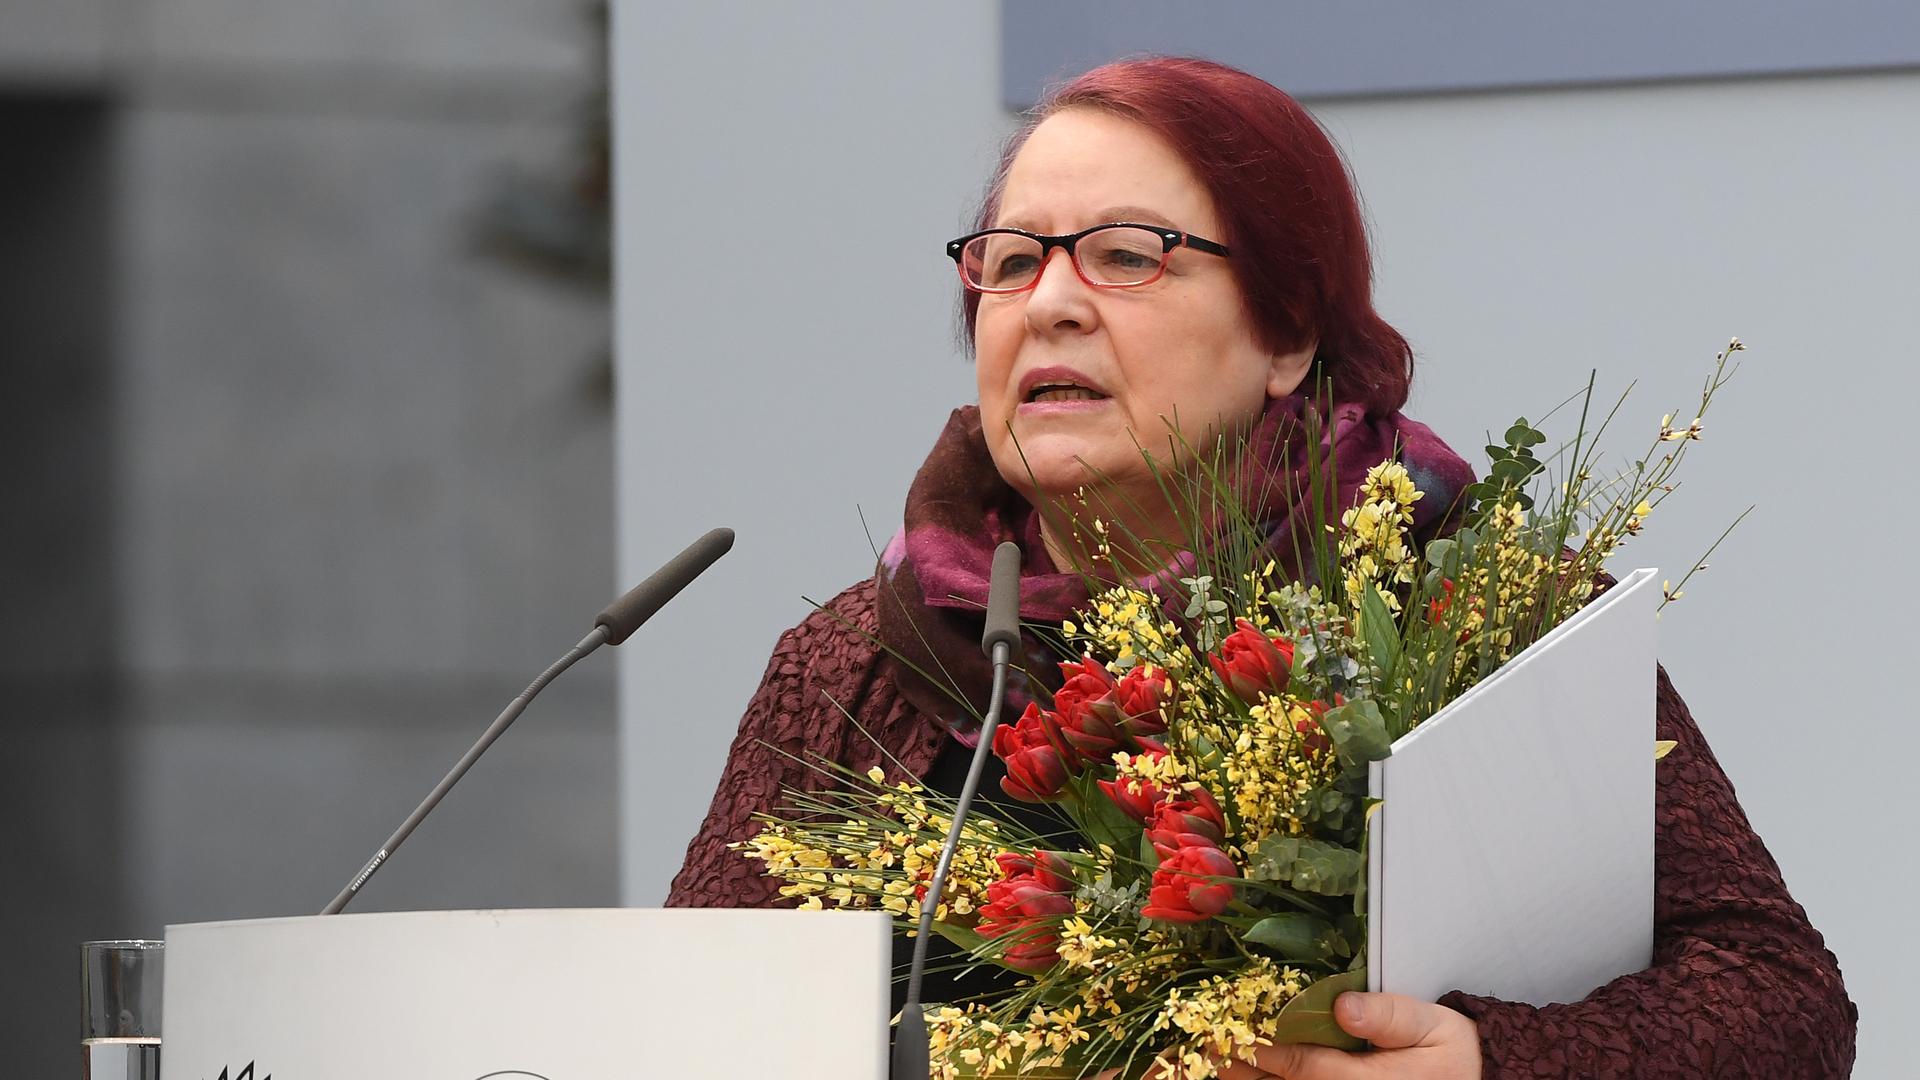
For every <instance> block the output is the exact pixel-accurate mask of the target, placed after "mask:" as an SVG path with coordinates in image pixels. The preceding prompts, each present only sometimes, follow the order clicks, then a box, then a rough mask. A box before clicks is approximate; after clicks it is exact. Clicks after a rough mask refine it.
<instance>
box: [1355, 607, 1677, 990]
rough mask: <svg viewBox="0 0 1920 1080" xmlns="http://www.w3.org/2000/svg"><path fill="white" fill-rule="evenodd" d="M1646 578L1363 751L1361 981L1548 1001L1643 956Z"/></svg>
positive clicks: (1651, 610)
mask: <svg viewBox="0 0 1920 1080" xmlns="http://www.w3.org/2000/svg"><path fill="white" fill-rule="evenodd" d="M1655 576H1656V573H1655V571H1653V570H1636V571H1634V572H1633V573H1631V574H1629V575H1627V576H1626V577H1625V578H1623V579H1622V580H1621V581H1620V582H1619V583H1618V584H1616V585H1615V586H1614V587H1613V588H1612V589H1610V590H1609V591H1608V592H1606V593H1605V594H1604V595H1602V596H1601V597H1600V598H1599V599H1597V600H1595V601H1594V602H1593V603H1591V604H1589V605H1587V607H1586V608H1584V609H1583V610H1581V611H1580V612H1578V613H1577V614H1575V615H1574V616H1572V617H1570V618H1569V619H1568V620H1567V621H1566V622H1564V623H1562V624H1561V625H1559V626H1557V627H1555V628H1554V629H1553V631H1552V632H1550V633H1548V634H1547V635H1546V636H1545V637H1543V638H1541V639H1540V640H1539V641H1538V642H1535V643H1534V644H1533V645H1532V646H1531V647H1529V648H1528V649H1526V650H1525V651H1523V652H1522V653H1521V654H1520V655H1519V656H1516V657H1515V658H1514V659H1513V660H1512V661H1511V662H1509V663H1508V664H1507V665H1506V666H1505V667H1504V668H1502V669H1501V670H1500V671H1499V672H1497V673H1495V674H1494V675H1493V676H1491V677H1489V678H1488V679H1487V680H1486V681H1484V682H1482V683H1480V684H1479V685H1477V686H1475V687H1474V688H1473V689H1471V690H1469V691H1468V692H1467V693H1466V694H1463V695H1462V696H1461V697H1460V698H1459V699H1458V700H1456V701H1454V702H1453V703H1451V704H1449V705H1448V706H1447V707H1446V708H1444V709H1442V710H1441V711H1440V712H1438V713H1436V714H1435V715H1434V716H1433V717H1432V718H1431V719H1429V720H1428V721H1426V722H1425V723H1424V724H1421V725H1420V726H1419V727H1418V728H1415V729H1414V730H1413V731H1411V732H1409V733H1408V734H1407V735H1405V736H1404V737H1402V738H1401V739H1400V740H1399V741H1397V742H1396V743H1394V746H1393V754H1392V756H1391V757H1388V758H1387V759H1385V760H1383V761H1377V762H1375V763H1374V764H1373V767H1372V770H1371V776H1370V778H1369V780H1370V783H1369V788H1370V792H1371V794H1372V795H1373V796H1374V797H1375V798H1378V799H1381V800H1383V802H1382V803H1381V805H1380V807H1379V808H1378V809H1377V810H1376V811H1375V812H1374V815H1373V819H1372V822H1371V824H1370V827H1369V832H1368V841H1367V842H1368V865H1367V917H1368V922H1367V932H1368V941H1367V955H1368V959H1369V970H1368V987H1369V989H1372V990H1385V991H1389V992H1392V993H1398V994H1407V995H1409V996H1412V997H1415V998H1418V999H1420V1000H1422V1001H1432V1000H1434V999H1436V998H1438V997H1439V996H1440V995H1442V994H1444V993H1446V992H1448V991H1450V990H1464V991H1467V992H1469V993H1474V994H1484V995H1489V996H1492V997H1497V998H1501V999H1504V1000H1508V1001H1524V1002H1527V1003H1530V1004H1533V1005H1546V1004H1549V1003H1552V1002H1572V1001H1578V1000H1580V999H1581V998H1583V997H1585V996H1586V995H1587V994H1589V993H1591V992H1592V991H1593V990H1595V989H1597V988H1598V987H1600V986H1603V985H1605V984H1606V983H1608V982H1610V981H1612V980H1613V979H1614V978H1616V977H1618V976H1620V975H1625V974H1629V973H1631V972H1635V971H1639V970H1641V969H1643V968H1645V967H1646V966H1647V964H1648V963H1649V962H1650V961H1651V959H1652V955H1653V783H1654V770H1655V769H1656V768H1657V767H1658V765H1657V763H1656V762H1655V761H1654V739H1655V735H1654V708H1655V664H1656V657H1655V647H1654V646H1655V633H1654V631H1655V626H1656V623H1655V611H1656V610H1657V606H1656V605H1657V602H1658V601H1659V599H1660V590H1659V588H1658V587H1657V586H1656V584H1655Z"/></svg>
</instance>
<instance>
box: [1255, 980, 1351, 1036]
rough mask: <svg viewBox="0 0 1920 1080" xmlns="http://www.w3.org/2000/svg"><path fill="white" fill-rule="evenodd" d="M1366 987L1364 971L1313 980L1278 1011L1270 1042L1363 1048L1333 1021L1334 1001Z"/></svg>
mask: <svg viewBox="0 0 1920 1080" xmlns="http://www.w3.org/2000/svg"><path fill="white" fill-rule="evenodd" d="M1366 988H1367V972H1366V969H1364V968H1362V969H1361V970H1358V971H1348V972H1343V973H1341V974H1339V975H1329V976H1327V977H1326V978H1324V979H1319V980H1316V981H1315V982H1314V983H1313V984H1312V985H1310V986H1308V987H1307V988H1306V989H1305V990H1302V991H1301V992H1300V993H1299V994H1298V995H1296V996H1295V997H1294V999H1293V1000H1292V1001H1289V1002H1287V1004H1286V1007H1285V1008H1283V1009H1281V1010H1280V1015H1279V1017H1278V1018H1277V1019H1278V1023H1279V1027H1278V1028H1277V1029H1276V1030H1275V1031H1274V1033H1273V1041H1274V1042H1276V1043H1281V1044H1300V1043H1306V1044H1311V1045H1314V1046H1331V1047H1333V1048H1335V1049H1337V1050H1364V1049H1366V1046H1367V1044H1366V1043H1365V1042H1363V1041H1361V1040H1359V1039H1356V1038H1354V1037H1353V1036H1351V1035H1349V1034H1347V1032H1346V1030H1345V1029H1344V1028H1342V1027H1341V1026H1340V1025H1339V1023H1338V1022H1336V1021H1335V1020H1334V1018H1333V1002H1334V999H1336V998H1338V997H1339V996H1340V995H1341V994H1344V993H1346V992H1347V991H1349V990H1365V989H1366Z"/></svg>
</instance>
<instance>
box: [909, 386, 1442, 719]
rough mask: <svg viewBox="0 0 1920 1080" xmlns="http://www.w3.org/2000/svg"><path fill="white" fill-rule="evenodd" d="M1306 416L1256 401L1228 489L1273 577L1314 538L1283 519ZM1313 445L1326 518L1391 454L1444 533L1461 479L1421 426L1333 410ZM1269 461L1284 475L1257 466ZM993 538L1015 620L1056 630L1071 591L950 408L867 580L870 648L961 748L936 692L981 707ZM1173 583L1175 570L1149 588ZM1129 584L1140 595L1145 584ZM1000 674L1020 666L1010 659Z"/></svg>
mask: <svg viewBox="0 0 1920 1080" xmlns="http://www.w3.org/2000/svg"><path fill="white" fill-rule="evenodd" d="M1307 408H1308V400H1307V398H1306V397H1305V396H1304V395H1300V394H1295V395H1292V396H1290V397H1285V398H1279V399H1276V400H1274V401H1271V402H1269V403H1268V406H1267V410H1266V412H1265V413H1264V414H1263V415H1262V416H1261V418H1260V420H1259V422H1258V423H1257V424H1256V425H1255V427H1254V429H1253V431H1252V433H1251V435H1250V436H1249V441H1248V444H1247V448H1246V450H1245V451H1244V452H1243V453H1242V455H1241V461H1242V463H1243V464H1242V468H1241V470H1240V471H1241V475H1240V476H1239V478H1238V481H1237V482H1238V483H1239V484H1240V485H1241V487H1242V489H1243V491H1244V492H1245V495H1244V500H1245V502H1246V504H1247V505H1249V506H1255V507H1264V508H1267V511H1266V513H1265V514H1264V515H1263V516H1265V517H1267V518H1268V521H1267V524H1266V529H1267V533H1268V537H1269V546H1270V547H1271V549H1272V550H1273V552H1274V555H1275V558H1276V559H1279V560H1280V561H1281V564H1282V565H1283V566H1291V564H1292V562H1293V557H1292V556H1293V552H1294V550H1295V543H1296V540H1298V541H1299V542H1301V543H1303V544H1304V543H1307V542H1312V541H1313V540H1314V539H1315V538H1311V537H1307V536H1305V535H1303V534H1302V532H1301V531H1302V530H1304V529H1305V527H1307V526H1308V525H1310V524H1311V515H1309V514H1294V513H1292V512H1291V511H1292V509H1293V507H1294V506H1295V505H1296V502H1297V499H1296V493H1299V492H1304V490H1305V488H1306V482H1307V480H1306V478H1307V475H1308V473H1307V455H1306V453H1305V451H1306V449H1307V445H1306V444H1307V439H1308V435H1307V432H1308V426H1307V425H1306V424H1305V423H1304V422H1303V421H1304V419H1305V416H1306V409H1307ZM1321 434H1322V438H1321V440H1320V447H1319V450H1320V453H1321V455H1322V460H1325V456H1326V455H1327V454H1328V452H1329V450H1331V456H1332V458H1333V460H1334V462H1335V465H1336V467H1337V470H1338V474H1339V475H1338V478H1337V483H1336V484H1335V490H1334V491H1332V492H1330V493H1329V494H1330V495H1332V497H1333V498H1334V500H1335V502H1336V504H1337V505H1338V506H1340V507H1345V506H1349V505H1351V504H1352V503H1353V501H1354V497H1355V493H1356V492H1357V491H1358V490H1359V487H1360V483H1361V481H1362V479H1363V478H1364V477H1365V475H1366V472H1367V470H1368V469H1369V468H1372V467H1373V466H1374V465H1377V464H1379V463H1380V462H1381V461H1384V460H1386V459H1387V458H1389V457H1392V456H1395V454H1396V452H1397V454H1398V457H1399V460H1400V461H1401V463H1402V464H1404V465H1405V466H1406V467H1407V470H1408V472H1409V473H1411V475H1412V477H1413V482H1414V484H1415V486H1417V487H1418V488H1419V489H1420V490H1421V491H1422V492H1425V495H1426V497H1425V498H1423V499H1421V500H1420V501H1419V502H1418V503H1416V504H1415V505H1414V522H1413V532H1414V536H1415V538H1416V539H1417V540H1419V541H1422V542H1424V541H1425V540H1427V539H1430V538H1432V537H1434V536H1437V535H1441V534H1443V533H1444V532H1446V531H1448V530H1449V529H1450V528H1451V527H1452V525H1453V518H1454V517H1455V516H1456V515H1455V514H1454V513H1453V511H1454V509H1455V508H1456V506H1457V504H1458V503H1459V502H1460V494H1461V492H1462V491H1464V490H1465V489H1466V487H1467V486H1468V485H1469V484H1471V483H1473V480H1474V477H1473V470H1472V468H1471V467H1470V466H1469V465H1468V464H1467V463H1466V461H1465V460H1464V459H1462V458H1461V457H1460V455H1458V454H1456V453H1454V452H1453V450H1452V449H1450V448H1449V447H1448V446H1447V445H1446V444H1445V443H1443V442H1441V441H1440V438H1439V437H1438V436H1436V435H1435V434H1434V433H1433V431H1432V430H1431V429H1429V428H1428V427H1427V426H1426V425H1425V424H1421V423H1418V422H1416V421H1414V420H1410V419H1408V418H1406V417H1405V416H1402V415H1400V414H1399V413H1394V414H1393V415H1391V416H1369V415H1367V414H1366V411H1365V410H1364V408H1362V407H1361V406H1359V405H1337V406H1335V407H1334V408H1333V410H1332V416H1331V419H1330V421H1329V422H1327V423H1325V424H1323V425H1322V427H1321ZM1280 463H1285V465H1284V467H1278V468H1276V467H1270V466H1273V465H1278V464H1280ZM1003 540H1012V541H1014V542H1015V543H1017V544H1019V545H1020V550H1021V552H1022V553H1023V562H1022V567H1021V576H1020V618H1021V620H1022V621H1025V622H1032V623H1059V622H1060V621H1061V620H1063V619H1065V618H1067V617H1069V616H1070V615H1071V614H1072V613H1073V611H1074V610H1075V609H1076V608H1079V607H1081V606H1084V605H1085V604H1086V602H1087V600H1088V593H1087V586H1086V581H1085V579H1084V578H1083V577H1082V576H1081V575H1080V574H1078V573H1075V572H1071V571H1066V572H1063V571H1061V570H1060V569H1058V568H1056V567H1055V566H1054V565H1053V562H1052V560H1051V559H1050V558H1049V557H1048V555H1047V551H1046V547H1045V545H1044V544H1042V542H1041V539H1040V514H1039V513H1037V512H1036V511H1035V509H1034V507H1033V506H1032V505H1031V504H1029V503H1028V502H1027V501H1026V499H1024V498H1023V497H1021V495H1020V494H1019V493H1018V492H1016V491H1014V490H1013V488H1012V487H1010V486H1009V485H1008V484H1007V482H1006V481H1005V480H1003V479H1002V478H1001V476H1000V473H999V470H998V469H997V468H996V467H995V466H994V464H993V459H992V457H991V456H989V454H988V452H987V444H986V440H985V438H984V437H983V436H982V434H981V429H980V410H979V408H978V407H976V406H972V405H968V406H965V407H962V408H959V409H955V410H954V411H953V416H952V417H951V418H950V419H949V420H948V421H947V426H946V429H945V430H944V431H942V432H941V433H940V438H939V441H938V442H936V443H935V444H934V447H933V452H932V453H931V454H929V455H928V456H927V461H926V464H924V465H922V466H921V467H920V472H919V474H918V475H916V476H915V477H914V480H913V486H912V487H911V488H909V489H908V491H907V506H906V515H905V524H904V526H903V528H902V529H901V531H900V532H899V533H898V534H896V535H895V536H894V538H893V540H892V541H891V542H890V543H889V544H888V545H887V549H886V551H885V553H883V554H882V556H881V559H880V568H879V574H878V578H877V581H878V586H879V590H880V595H879V605H878V608H879V622H880V626H879V637H880V640H881V643H882V644H883V645H885V646H886V647H887V648H888V649H889V650H890V651H891V652H892V653H893V654H894V663H895V664H896V665H898V666H899V668H900V669H901V670H900V685H901V687H902V690H903V692H904V693H906V695H907V697H908V699H909V700H910V701H911V702H912V703H913V704H914V706H915V707H917V708H918V709H920V711H921V712H922V713H924V714H926V715H928V716H936V717H939V718H941V719H942V720H943V721H944V722H945V723H946V724H947V725H948V727H949V728H950V729H952V730H953V731H954V732H955V734H956V735H958V736H960V737H961V738H962V740H963V741H967V740H968V739H969V733H970V732H972V731H973V730H974V729H975V728H976V727H977V725H976V723H975V722H974V720H973V716H972V713H971V711H970V710H968V709H966V708H964V707H962V706H961V705H960V704H958V703H957V702H956V701H954V700H953V697H952V692H950V691H948V690H944V689H942V687H943V686H945V687H951V688H953V691H957V692H958V693H960V694H962V695H964V696H965V697H966V698H967V700H969V701H972V702H974V703H975V705H976V707H978V704H979V703H980V702H983V701H984V700H985V699H986V697H987V693H988V686H989V680H990V678H991V671H990V670H989V665H988V663H987V659H986V657H985V656H983V655H982V654H981V651H980V645H979V642H980V633H981V628H982V621H983V619H982V612H983V611H984V609H985V606H986V599H987V579H988V576H989V574H990V571H991V567H992V563H993V549H994V548H995V547H996V546H998V545H999V544H1000V542H1001V541H1003ZM1183 573H1185V571H1184V570H1183V569H1182V568H1181V567H1180V566H1178V565H1175V566H1172V567H1169V568H1168V570H1167V571H1164V572H1162V573H1161V574H1159V575H1156V579H1159V580H1165V579H1167V578H1168V577H1169V575H1172V576H1180V575H1181V574H1183ZM1141 584H1143V585H1146V586H1148V587H1151V582H1142V583H1141ZM1023 640H1024V643H1025V645H1026V653H1027V656H1026V658H1025V664H1026V668H1027V670H1028V671H1030V672H1033V673H1036V674H1037V675H1038V676H1039V678H1040V679H1041V680H1042V682H1043V685H1044V686H1045V687H1046V689H1048V690H1049V691H1050V690H1051V689H1052V688H1054V687H1055V686H1057V685H1058V682H1059V675H1058V667H1057V665H1056V664H1055V661H1056V660H1057V659H1058V657H1057V656H1056V655H1055V654H1054V652H1053V651H1052V650H1051V649H1050V648H1048V647H1047V646H1046V645H1045V644H1043V643H1041V642H1039V641H1036V640H1034V638H1033V635H1031V634H1028V635H1025V637H1024V639H1023ZM1014 666H1015V667H1016V668H1017V667H1019V666H1020V658H1019V657H1015V665H1014ZM916 668H917V669H918V672H916V671H915V670H914V669H916ZM1032 696H1033V691H1032V688H1031V687H1030V686H1029V685H1028V684H1027V680H1026V678H1025V676H1023V675H1021V674H1019V673H1017V672H1016V673H1015V674H1014V675H1013V676H1012V677H1011V678H1010V679H1009V685H1008V688H1007V707H1008V709H1009V713H1008V715H1012V714H1015V713H1017V712H1018V711H1019V710H1021V709H1023V708H1025V707H1026V703H1027V701H1029V700H1031V698H1032Z"/></svg>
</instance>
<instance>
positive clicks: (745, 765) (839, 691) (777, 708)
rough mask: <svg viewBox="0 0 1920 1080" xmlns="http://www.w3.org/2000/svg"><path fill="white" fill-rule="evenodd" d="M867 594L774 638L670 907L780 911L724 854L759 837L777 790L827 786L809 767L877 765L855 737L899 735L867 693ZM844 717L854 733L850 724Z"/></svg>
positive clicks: (773, 893) (862, 588) (871, 653)
mask: <svg viewBox="0 0 1920 1080" xmlns="http://www.w3.org/2000/svg"><path fill="white" fill-rule="evenodd" d="M871 592H872V583H871V582H865V583H862V584H861V585H856V586H854V587H853V588H851V589H848V590H847V591H846V592H843V593H841V594H840V595H839V596H837V597H835V598H834V599H833V600H832V601H830V602H828V604H827V605H826V606H825V607H823V608H821V609H820V610H818V611H815V612H814V613H813V614H812V615H809V616H808V617H807V618H806V620H805V621H803V622H802V623H801V624H800V625H799V626H796V627H794V628H793V629H791V630H788V631H787V632H786V633H784V634H782V635H781V636H780V641H779V643H778V644H776V645H775V646H774V650H773V658H772V659H771V660H769V661H768V662H767V670H766V674H765V675H763V676H762V677H761V680H760V688H759V689H758V690H756V691H755V692H754V695H753V699H752V700H751V701H750V702H748V704H747V711H746V715H745V716H743V717H742V718H741V720H740V731H739V734H738V735H736V736H735V737H734V740H733V745H732V746H731V747H730V748H729V749H728V751H727V764H726V766H725V768H724V769H723V770H722V771H721V774H720V783H719V785H718V787H717V788H716V790H715V791H714V795H713V803H712V805H711V807H710V808H709V809H708V810H707V816H706V820H705V821H703V822H702V823H701V825H700V831H699V832H698V833H696V834H695V835H694V838H693V841H692V843H690V844H688V845H687V856H686V861H685V862H684V863H682V864H681V867H680V872H679V874H677V875H675V877H674V879H673V886H672V888H671V890H670V891H669V892H668V894H667V906H668V907H774V906H784V905H785V903H786V902H785V901H783V900H781V899H780V897H779V895H778V888H779V886H778V883H777V882H775V881H773V880H772V879H770V878H768V877H766V876H765V875H764V874H762V873H761V867H760V864H759V863H756V862H754V861H752V860H750V859H748V858H747V857H746V856H744V855H742V854H740V853H739V852H736V851H731V850H729V849H728V847H727V845H728V844H731V843H734V842H736V841H740V840H745V839H747V838H748V837H750V836H752V835H753V834H754V833H756V832H758V831H759V824H758V823H757V822H755V821H754V820H753V816H754V815H755V814H757V813H762V812H766V811H770V810H773V809H774V808H775V807H776V806H778V805H779V802H780V795H781V792H782V791H783V790H786V789H803V790H817V789H819V788H820V787H822V786H824V785H825V783H826V778H825V777H824V776H823V775H822V774H821V773H820V772H818V771H817V770H816V769H814V768H811V767H809V766H808V765H807V764H806V762H807V761H808V760H814V759H818V758H825V759H827V760H829V761H835V762H839V763H841V764H843V765H846V766H848V767H849V768H854V769H865V768H867V767H868V766H869V765H871V764H874V763H875V762H877V761H879V760H880V758H881V757H882V756H883V755H882V753H881V750H880V747H879V746H878V745H877V744H875V743H874V741H873V739H871V738H869V737H868V736H867V735H865V734H862V733H861V728H862V727H864V728H866V730H867V732H869V733H880V732H883V731H884V730H886V729H887V728H888V726H889V724H892V725H893V726H897V725H898V718H897V717H894V716H892V715H891V714H892V713H894V712H897V711H899V708H900V705H899V702H898V701H897V698H898V695H896V694H891V693H886V692H884V690H885V688H884V687H881V688H879V689H880V690H881V691H883V692H879V693H876V692H874V691H875V690H876V687H875V685H874V683H875V675H876V673H877V669H878V666H879V658H880V655H881V654H880V652H879V648H878V646H876V645H874V644H873V643H872V641H871V639H870V637H869V636H868V635H870V634H871V633H872V632H873V626H872V622H873V619H872V602H871ZM876 710H877V711H878V715H876ZM848 711H851V712H852V713H853V714H854V715H855V716H858V717H860V719H861V724H860V725H858V726H856V725H855V724H854V723H852V722H850V721H849V720H848V718H847V713H848Z"/></svg>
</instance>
